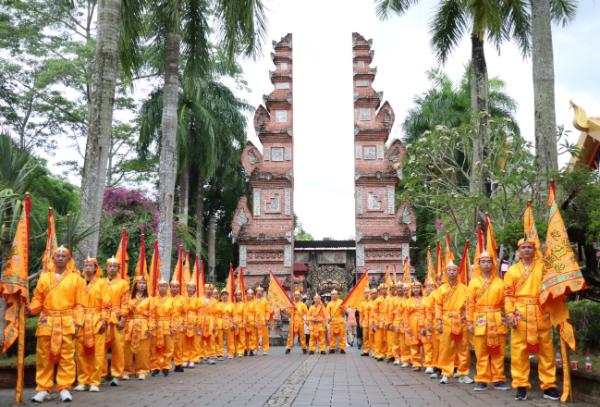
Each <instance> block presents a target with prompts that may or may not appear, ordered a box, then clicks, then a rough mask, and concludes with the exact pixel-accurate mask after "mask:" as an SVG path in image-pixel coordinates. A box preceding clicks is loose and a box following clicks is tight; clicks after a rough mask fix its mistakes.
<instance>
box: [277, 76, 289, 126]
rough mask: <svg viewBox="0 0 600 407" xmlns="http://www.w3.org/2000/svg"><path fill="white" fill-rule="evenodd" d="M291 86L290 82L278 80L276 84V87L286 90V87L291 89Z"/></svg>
mask: <svg viewBox="0 0 600 407" xmlns="http://www.w3.org/2000/svg"><path fill="white" fill-rule="evenodd" d="M289 88H290V83H289V82H277V83H276V84H275V89H279V90H284V89H289ZM286 121H287V120H286Z"/></svg>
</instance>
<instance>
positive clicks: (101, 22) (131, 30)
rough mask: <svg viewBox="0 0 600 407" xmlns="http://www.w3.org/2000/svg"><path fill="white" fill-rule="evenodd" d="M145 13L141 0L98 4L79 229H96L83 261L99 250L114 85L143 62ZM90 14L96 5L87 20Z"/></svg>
mask: <svg viewBox="0 0 600 407" xmlns="http://www.w3.org/2000/svg"><path fill="white" fill-rule="evenodd" d="M141 12H142V1H141V0H107V1H100V2H98V11H97V14H98V23H97V26H98V32H97V45H96V57H95V60H94V66H95V70H94V76H93V86H92V89H91V93H92V95H91V103H90V105H89V111H88V120H89V127H88V136H87V144H86V151H85V161H84V165H83V175H82V179H81V197H80V201H79V207H80V213H81V214H82V218H81V227H82V228H83V229H90V228H94V230H95V232H94V233H92V234H90V235H89V236H88V237H87V238H86V239H85V240H84V241H83V242H82V243H81V249H82V250H81V252H79V253H75V256H76V257H77V258H79V259H82V256H81V253H88V254H90V255H93V256H96V254H97V252H98V239H99V237H100V232H99V230H100V228H99V227H98V225H99V224H100V218H101V216H102V199H103V197H104V189H105V187H106V174H107V168H108V159H109V154H110V147H111V136H112V120H113V108H114V101H115V88H116V86H117V77H118V75H119V73H120V72H119V71H120V70H121V72H122V73H123V76H124V78H125V79H126V80H131V78H132V76H133V72H134V71H137V70H138V69H139V68H140V66H141V58H140V52H139V49H140V46H139V41H138V38H139V33H140V26H141V22H140V21H141ZM92 15H93V7H92V8H91V10H90V15H89V18H91V17H92ZM121 16H123V19H121Z"/></svg>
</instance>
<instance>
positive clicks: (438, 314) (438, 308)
mask: <svg viewBox="0 0 600 407" xmlns="http://www.w3.org/2000/svg"><path fill="white" fill-rule="evenodd" d="M442 297H443V296H442V293H441V292H439V293H438V295H436V296H435V325H442V307H443V304H444V299H443V298H442Z"/></svg>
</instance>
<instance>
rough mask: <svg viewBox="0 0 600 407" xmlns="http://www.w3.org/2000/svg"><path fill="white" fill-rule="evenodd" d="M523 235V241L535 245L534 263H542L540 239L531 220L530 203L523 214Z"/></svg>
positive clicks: (533, 221)
mask: <svg viewBox="0 0 600 407" xmlns="http://www.w3.org/2000/svg"><path fill="white" fill-rule="evenodd" d="M523 233H524V234H525V240H528V241H530V242H534V243H535V256H534V257H533V259H534V260H535V261H542V258H543V257H544V255H543V254H542V245H541V243H540V237H539V235H538V232H537V228H536V227H535V219H533V210H532V209H531V201H529V202H527V209H526V210H525V213H524V214H523Z"/></svg>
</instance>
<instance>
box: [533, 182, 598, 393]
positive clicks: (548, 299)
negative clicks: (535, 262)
mask: <svg viewBox="0 0 600 407" xmlns="http://www.w3.org/2000/svg"><path fill="white" fill-rule="evenodd" d="M548 206H549V207H550V221H549V222H548V234H547V235H546V254H545V255H544V260H543V262H544V277H543V279H542V288H541V294H540V304H541V308H542V310H543V311H545V312H548V313H549V314H550V321H551V322H552V325H553V326H554V327H555V328H556V329H557V330H558V332H559V334H560V340H561V351H562V355H563V359H564V360H565V364H564V365H563V366H564V367H563V394H562V397H561V401H562V402H563V403H564V402H566V401H567V398H568V397H569V396H571V399H572V389H571V372H570V364H569V360H568V354H569V353H568V352H569V350H568V349H567V346H568V347H569V348H571V349H572V350H573V351H576V343H575V333H574V331H573V326H572V325H571V324H570V323H569V321H568V319H569V308H568V307H567V304H565V298H566V296H567V295H569V294H571V293H574V292H577V291H580V290H585V289H586V288H587V286H586V284H585V280H584V279H583V275H582V274H581V271H580V270H579V264H577V260H576V259H575V253H574V252H573V249H572V248H571V242H570V240H569V235H568V234H567V229H566V228H565V223H564V222H563V218H562V216H561V214H560V210H559V209H558V204H557V203H556V191H555V187H554V182H551V183H550V193H549V195H548Z"/></svg>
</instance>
